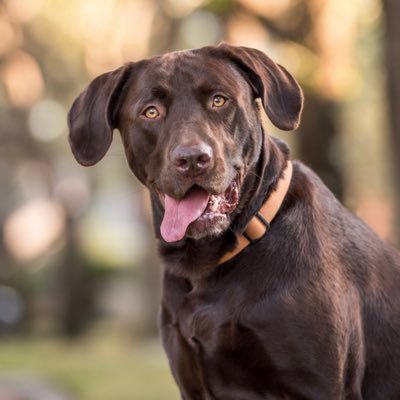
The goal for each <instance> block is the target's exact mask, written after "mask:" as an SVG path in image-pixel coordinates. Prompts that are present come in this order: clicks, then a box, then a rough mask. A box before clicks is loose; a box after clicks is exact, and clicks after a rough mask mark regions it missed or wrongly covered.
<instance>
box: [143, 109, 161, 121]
mask: <svg viewBox="0 0 400 400" xmlns="http://www.w3.org/2000/svg"><path fill="white" fill-rule="evenodd" d="M143 115H144V116H145V117H146V118H149V119H155V118H157V117H158V116H159V115H160V113H159V112H158V110H157V108H155V107H154V106H151V107H148V108H146V109H145V110H144V112H143Z"/></svg>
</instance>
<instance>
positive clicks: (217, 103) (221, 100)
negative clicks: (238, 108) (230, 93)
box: [213, 95, 226, 107]
mask: <svg viewBox="0 0 400 400" xmlns="http://www.w3.org/2000/svg"><path fill="white" fill-rule="evenodd" d="M225 103H226V98H225V97H224V96H221V95H217V96H214V98H213V107H222V106H223V105H224V104H225Z"/></svg>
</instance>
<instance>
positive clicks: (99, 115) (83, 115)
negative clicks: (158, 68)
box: [68, 63, 134, 166]
mask: <svg viewBox="0 0 400 400" xmlns="http://www.w3.org/2000/svg"><path fill="white" fill-rule="evenodd" d="M133 65H134V64H133V63H128V64H126V65H124V66H123V67H120V68H118V69H116V70H114V71H111V72H107V73H105V74H102V75H100V76H98V77H97V78H95V79H94V80H93V81H92V82H91V83H90V84H89V86H88V87H87V88H86V90H84V91H83V92H82V93H81V94H80V95H79V97H78V98H76V99H75V101H74V103H73V104H72V107H71V109H70V111H69V113H68V127H69V144H70V146H71V150H72V153H73V154H74V156H75V158H76V160H77V161H78V162H79V163H80V164H82V165H85V166H90V165H93V164H96V163H97V162H99V161H100V160H101V159H102V158H103V157H104V155H105V154H106V152H107V150H108V149H109V147H110V145H111V142H112V135H113V129H114V128H115V117H116V114H117V111H118V107H119V103H120V100H121V96H122V92H123V87H124V84H125V83H126V81H127V79H128V78H129V75H130V74H131V72H132V67H133Z"/></svg>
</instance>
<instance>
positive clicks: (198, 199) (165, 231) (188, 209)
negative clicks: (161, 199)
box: [161, 188, 209, 242]
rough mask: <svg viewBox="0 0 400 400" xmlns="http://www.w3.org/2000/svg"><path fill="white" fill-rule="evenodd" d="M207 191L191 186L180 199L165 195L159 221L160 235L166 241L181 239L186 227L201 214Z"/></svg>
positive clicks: (206, 199)
mask: <svg viewBox="0 0 400 400" xmlns="http://www.w3.org/2000/svg"><path fill="white" fill-rule="evenodd" d="M208 197H209V195H208V193H207V192H206V191H205V190H203V189H200V188H193V189H191V190H190V191H189V193H188V194H186V196H185V197H184V198H183V199H181V200H176V199H173V198H172V197H169V196H168V195H165V204H164V207H165V212H164V218H163V221H162V223H161V235H162V237H163V238H164V240H165V241H166V242H176V241H178V240H181V239H182V238H183V237H184V236H185V233H186V229H187V227H188V226H189V224H191V223H192V222H193V221H195V220H196V219H197V218H199V217H200V215H201V214H203V212H204V210H205V209H206V207H207V203H208Z"/></svg>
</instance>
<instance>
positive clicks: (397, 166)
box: [383, 0, 400, 244]
mask: <svg viewBox="0 0 400 400" xmlns="http://www.w3.org/2000/svg"><path fill="white" fill-rule="evenodd" d="M383 8H384V11H385V23H386V37H385V39H386V40H385V44H386V70H387V93H388V98H389V112H390V115H389V122H390V142H391V146H390V147H391V149H392V154H391V156H392V159H393V168H392V171H393V178H394V179H393V182H394V189H395V201H394V204H395V230H396V231H395V239H396V240H397V242H398V243H399V244H400V23H399V21H400V1H398V0H383Z"/></svg>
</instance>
